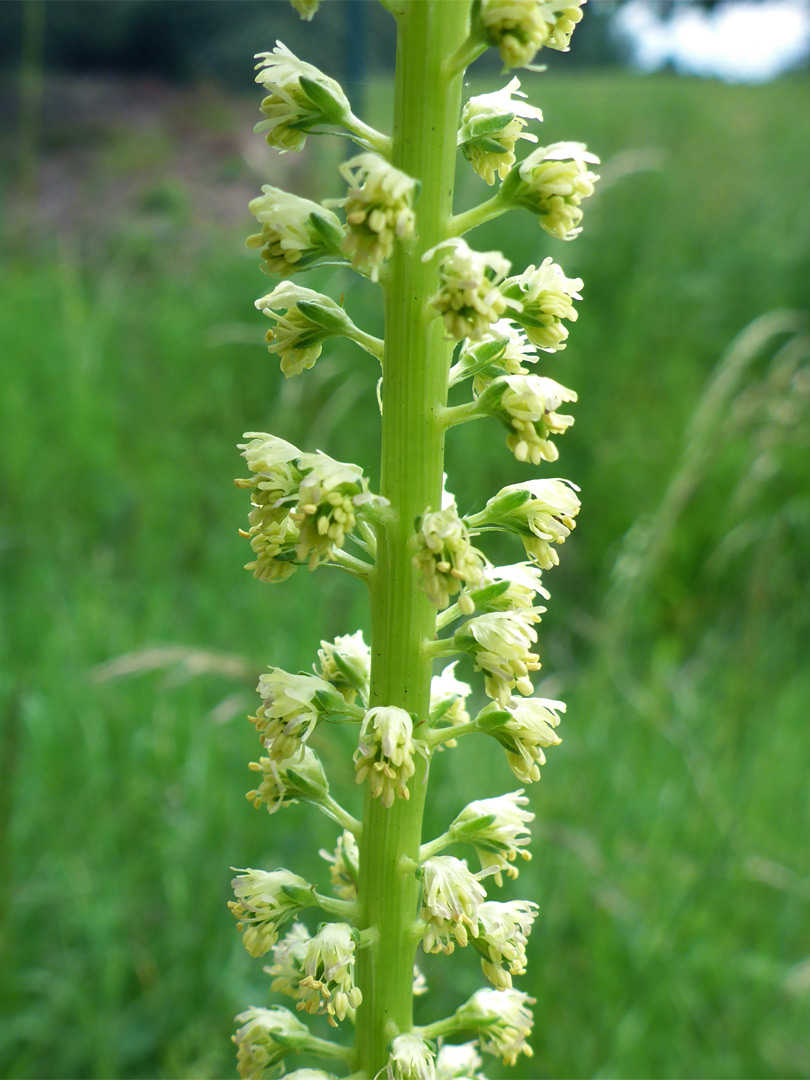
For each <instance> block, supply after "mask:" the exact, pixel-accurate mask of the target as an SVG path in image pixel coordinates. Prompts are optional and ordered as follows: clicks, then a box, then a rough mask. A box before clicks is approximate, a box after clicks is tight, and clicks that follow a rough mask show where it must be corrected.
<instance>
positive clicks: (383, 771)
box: [354, 705, 421, 807]
mask: <svg viewBox="0 0 810 1080" xmlns="http://www.w3.org/2000/svg"><path fill="white" fill-rule="evenodd" d="M412 735H413V721H412V720H411V717H410V715H409V714H408V713H407V712H405V710H404V709H400V708H397V707H396V706H395V705H390V706H379V707H377V708H375V709H369V711H368V712H367V713H366V716H365V719H364V720H363V724H362V727H361V728H360V741H359V745H358V747H357V749H356V750H355V752H354V762H355V770H356V773H357V776H356V780H357V783H358V784H362V783H363V781H364V780H365V779H366V778H368V783H369V788H370V790H371V795H372V798H375V799H377V798H380V799H381V800H382V804H383V806H385V807H390V806H393V803H394V799H395V798H400V799H409V798H410V797H411V793H410V792H409V791H408V781H409V780H410V778H411V777H412V776H413V774H414V772H415V771H416V766H415V765H414V761H413V755H414V751H415V750H417V749H421V747H419V746H418V745H417V744H416V743H415V742H414V740H413V738H412Z"/></svg>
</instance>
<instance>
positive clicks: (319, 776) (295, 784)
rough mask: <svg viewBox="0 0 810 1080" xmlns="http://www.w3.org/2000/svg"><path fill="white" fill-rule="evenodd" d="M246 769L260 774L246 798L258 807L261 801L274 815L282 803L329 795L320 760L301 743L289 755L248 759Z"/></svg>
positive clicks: (310, 799)
mask: <svg viewBox="0 0 810 1080" xmlns="http://www.w3.org/2000/svg"><path fill="white" fill-rule="evenodd" d="M249 767H250V769H251V770H252V771H253V772H260V773H261V774H262V778H261V781H260V782H259V784H258V785H257V787H256V788H254V789H253V790H252V791H249V792H248V793H247V796H246V797H247V799H248V800H249V801H250V802H252V803H253V805H254V807H255V808H256V809H257V810H258V809H259V807H260V806H261V804H262V803H264V804H265V805H266V806H267V810H268V813H270V814H274V813H275V812H276V811H277V810H280V809H281V807H282V806H289V805H290V803H293V802H297V801H298V800H299V799H300V800H302V801H303V802H311V803H316V804H317V803H321V802H323V800H324V799H325V798H326V796H327V795H328V794H329V783H328V781H327V779H326V773H325V772H324V771H323V765H321V762H320V759H319V757H318V755H317V754H316V753H315V751H314V750H310V749H309V747H308V746H302V747H301V749H300V751H297V752H296V753H294V754H293V755H292V756H291V757H287V758H281V759H280V760H277V759H275V758H272V757H261V758H259V760H258V761H251V763H250V766H249Z"/></svg>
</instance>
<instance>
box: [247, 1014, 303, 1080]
mask: <svg viewBox="0 0 810 1080" xmlns="http://www.w3.org/2000/svg"><path fill="white" fill-rule="evenodd" d="M236 1022H237V1024H241V1025H242V1026H241V1027H240V1028H239V1030H238V1031H237V1032H236V1034H235V1035H234V1036H233V1041H234V1043H235V1044H236V1063H237V1065H238V1067H239V1075H240V1076H241V1078H242V1080H261V1077H263V1076H265V1075H266V1073H267V1070H268V1069H270V1068H272V1067H273V1066H274V1065H277V1064H278V1063H279V1062H280V1061H282V1059H283V1058H284V1056H285V1054H287V1053H288V1052H289V1051H293V1052H297V1051H300V1050H303V1049H305V1048H306V1046H307V1044H308V1042H309V1041H310V1035H309V1031H308V1029H307V1027H306V1025H304V1024H302V1023H301V1021H300V1020H299V1019H298V1017H297V1016H295V1015H294V1014H293V1013H291V1012H290V1010H289V1009H283V1008H281V1006H278V1005H277V1006H275V1007H274V1008H272V1009H257V1008H256V1007H255V1006H254V1007H253V1008H250V1009H246V1010H245V1011H244V1012H241V1013H239V1015H238V1016H237V1017H236Z"/></svg>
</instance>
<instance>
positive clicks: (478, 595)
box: [469, 581, 511, 609]
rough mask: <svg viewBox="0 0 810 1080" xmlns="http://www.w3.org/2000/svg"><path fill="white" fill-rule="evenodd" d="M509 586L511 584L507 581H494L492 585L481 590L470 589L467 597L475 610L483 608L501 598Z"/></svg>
mask: <svg viewBox="0 0 810 1080" xmlns="http://www.w3.org/2000/svg"><path fill="white" fill-rule="evenodd" d="M510 584H511V582H509V581H495V582H493V583H492V585H485V586H484V588H483V589H472V590H471V591H470V593H469V597H470V599H471V600H472V602H473V603H474V604H475V606H476V609H477V608H479V607H485V606H486V605H487V604H488V603H490V601H492V600H497V599H498V597H499V596H503V594H504V593H505V592H506V590H507V589H508V588H509V586H510Z"/></svg>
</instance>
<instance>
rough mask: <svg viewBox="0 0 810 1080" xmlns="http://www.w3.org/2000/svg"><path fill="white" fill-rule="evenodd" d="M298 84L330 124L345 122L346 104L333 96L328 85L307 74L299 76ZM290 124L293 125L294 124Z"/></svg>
mask: <svg viewBox="0 0 810 1080" xmlns="http://www.w3.org/2000/svg"><path fill="white" fill-rule="evenodd" d="M298 85H299V86H300V87H301V89H302V90H303V91H304V93H305V94H306V96H307V97H308V98H309V100H310V101H311V102H312V104H313V105H314V106H315V108H316V109H318V111H319V112H320V113H321V115H322V116H323V118H324V119H325V120H328V121H329V123H330V124H342V123H344V121H345V120H346V106H345V105H343V104H341V102H339V101H338V100H337V98H335V97H333V96H332V94H331V92H330V91H329V90H327V89H326V87H324V86H322V85H321V84H320V83H318V82H315V80H314V79H308V78H307V77H306V75H300V76H299V78H298ZM288 126H290V127H292V124H290V125H288Z"/></svg>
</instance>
